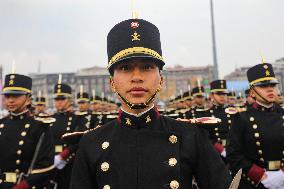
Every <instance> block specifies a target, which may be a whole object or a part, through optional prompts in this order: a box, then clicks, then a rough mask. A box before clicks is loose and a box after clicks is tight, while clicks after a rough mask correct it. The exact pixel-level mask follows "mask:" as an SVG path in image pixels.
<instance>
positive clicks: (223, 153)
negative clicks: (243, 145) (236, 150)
mask: <svg viewBox="0 0 284 189" xmlns="http://www.w3.org/2000/svg"><path fill="white" fill-rule="evenodd" d="M226 155H227V153H226V149H224V150H223V152H221V156H223V157H224V158H225V157H226Z"/></svg>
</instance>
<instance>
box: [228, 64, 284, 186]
mask: <svg viewBox="0 0 284 189" xmlns="http://www.w3.org/2000/svg"><path fill="white" fill-rule="evenodd" d="M247 77H248V81H249V84H250V96H251V97H253V98H254V99H255V102H254V103H253V104H252V105H251V106H248V107H247V111H244V112H241V113H238V114H236V119H235V122H234V123H233V125H232V129H231V131H230V132H229V137H228V146H227V155H228V156H227V161H228V162H229V165H230V169H231V171H232V172H233V173H236V172H237V170H238V169H239V168H242V169H243V177H242V180H241V183H240V187H239V188H241V189H253V188H258V189H265V188H269V189H280V188H284V172H283V171H284V167H283V166H284V145H283V144H284V143H283V142H284V137H283V136H284V135H283V134H284V127H283V125H284V110H283V109H282V108H281V107H280V106H279V105H277V104H275V99H276V96H277V87H276V85H277V84H278V81H277V79H276V78H275V75H274V72H273V68H272V65H271V64H268V63H263V64H258V65H256V66H253V67H251V68H250V69H249V70H248V71H247ZM281 169H282V170H281Z"/></svg>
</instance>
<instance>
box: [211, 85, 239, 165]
mask: <svg viewBox="0 0 284 189" xmlns="http://www.w3.org/2000/svg"><path fill="white" fill-rule="evenodd" d="M210 90H211V91H210V92H211V94H210V98H211V100H212V102H213V106H212V107H211V108H210V109H209V110H208V116H209V117H216V118H219V119H221V123H219V124H218V126H216V127H215V128H214V130H211V132H210V135H209V137H210V139H211V140H212V142H213V144H214V147H215V149H216V150H217V152H219V153H220V155H221V156H222V158H223V159H224V160H225V158H226V149H225V146H226V141H227V140H226V139H227V135H228V132H229V129H230V127H231V124H232V122H233V117H234V114H235V113H236V111H232V112H231V111H227V110H230V108H227V106H226V103H227V83H226V80H215V81H212V82H211V83H210Z"/></svg>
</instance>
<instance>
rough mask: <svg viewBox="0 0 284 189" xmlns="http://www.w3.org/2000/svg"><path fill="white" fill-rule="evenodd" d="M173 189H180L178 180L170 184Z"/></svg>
mask: <svg viewBox="0 0 284 189" xmlns="http://www.w3.org/2000/svg"><path fill="white" fill-rule="evenodd" d="M170 187H171V189H178V188H179V183H178V181H176V180H172V181H171V183H170Z"/></svg>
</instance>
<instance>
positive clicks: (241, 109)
mask: <svg viewBox="0 0 284 189" xmlns="http://www.w3.org/2000/svg"><path fill="white" fill-rule="evenodd" d="M237 111H238V112H245V111H247V108H245V107H243V108H237Z"/></svg>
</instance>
